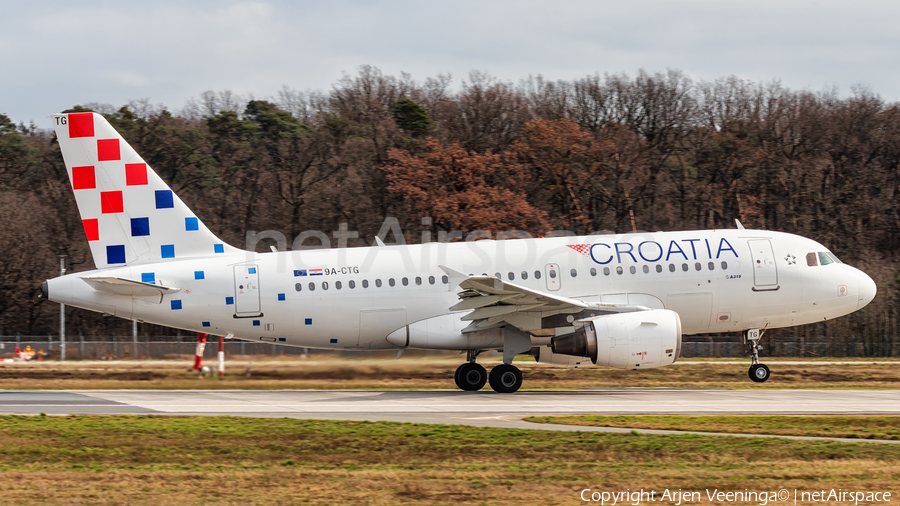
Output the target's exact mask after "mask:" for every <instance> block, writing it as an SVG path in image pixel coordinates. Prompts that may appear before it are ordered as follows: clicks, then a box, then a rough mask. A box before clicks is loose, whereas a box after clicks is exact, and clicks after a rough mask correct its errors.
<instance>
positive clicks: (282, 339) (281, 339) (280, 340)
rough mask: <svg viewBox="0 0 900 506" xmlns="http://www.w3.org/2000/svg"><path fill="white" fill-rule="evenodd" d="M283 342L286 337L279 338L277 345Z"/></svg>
mask: <svg viewBox="0 0 900 506" xmlns="http://www.w3.org/2000/svg"><path fill="white" fill-rule="evenodd" d="M285 341H287V338H286V337H279V338H278V342H279V343H283V342H285Z"/></svg>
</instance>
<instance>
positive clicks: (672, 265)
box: [669, 264, 675, 272]
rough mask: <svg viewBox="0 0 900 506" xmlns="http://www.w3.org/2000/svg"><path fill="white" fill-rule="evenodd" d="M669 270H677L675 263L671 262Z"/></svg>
mask: <svg viewBox="0 0 900 506" xmlns="http://www.w3.org/2000/svg"><path fill="white" fill-rule="evenodd" d="M669 272H675V264H669Z"/></svg>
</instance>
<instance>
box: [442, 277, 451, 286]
mask: <svg viewBox="0 0 900 506" xmlns="http://www.w3.org/2000/svg"><path fill="white" fill-rule="evenodd" d="M441 283H444V284H445V285H446V284H448V283H450V278H448V277H447V276H441Z"/></svg>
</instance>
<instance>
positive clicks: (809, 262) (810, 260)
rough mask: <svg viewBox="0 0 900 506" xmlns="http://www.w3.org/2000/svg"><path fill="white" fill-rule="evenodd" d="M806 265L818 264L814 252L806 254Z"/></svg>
mask: <svg viewBox="0 0 900 506" xmlns="http://www.w3.org/2000/svg"><path fill="white" fill-rule="evenodd" d="M806 265H808V266H810V267H815V266H817V265H819V259H818V258H817V257H816V254H815V252H812V253H807V254H806Z"/></svg>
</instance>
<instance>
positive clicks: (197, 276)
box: [194, 271, 206, 279]
mask: <svg viewBox="0 0 900 506" xmlns="http://www.w3.org/2000/svg"><path fill="white" fill-rule="evenodd" d="M194 279H206V276H205V275H204V274H203V271H194Z"/></svg>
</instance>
